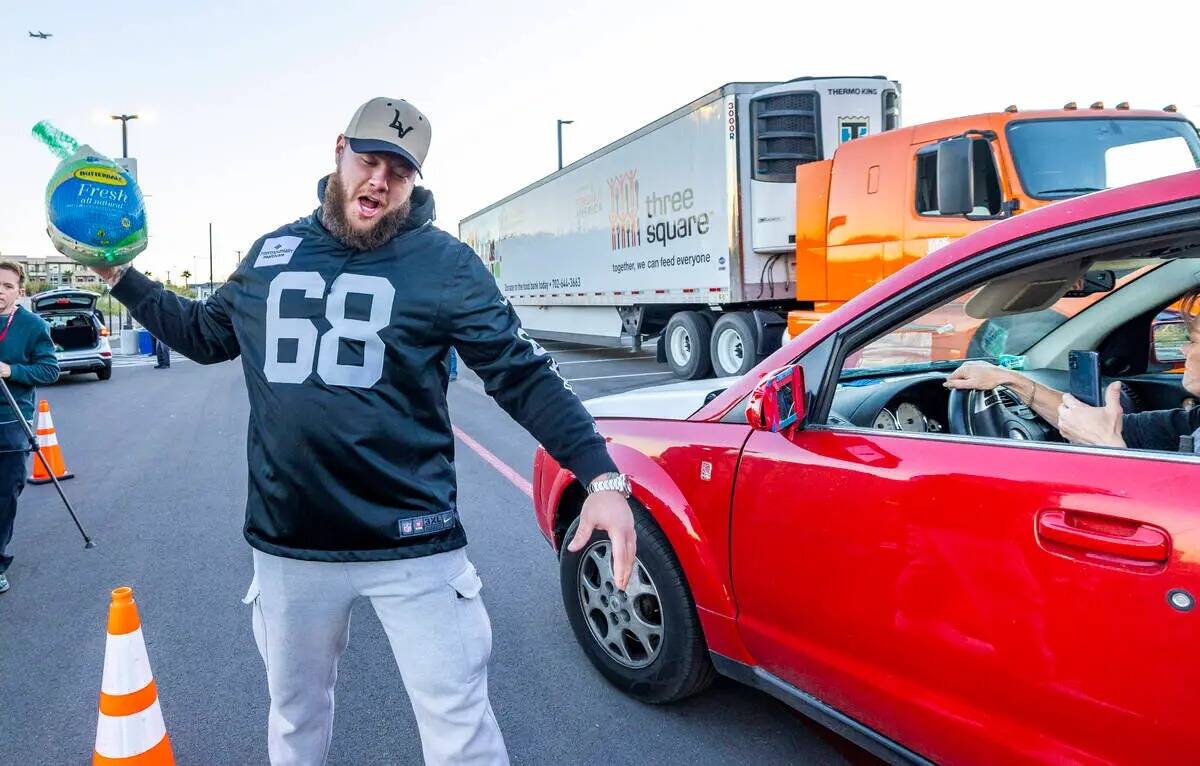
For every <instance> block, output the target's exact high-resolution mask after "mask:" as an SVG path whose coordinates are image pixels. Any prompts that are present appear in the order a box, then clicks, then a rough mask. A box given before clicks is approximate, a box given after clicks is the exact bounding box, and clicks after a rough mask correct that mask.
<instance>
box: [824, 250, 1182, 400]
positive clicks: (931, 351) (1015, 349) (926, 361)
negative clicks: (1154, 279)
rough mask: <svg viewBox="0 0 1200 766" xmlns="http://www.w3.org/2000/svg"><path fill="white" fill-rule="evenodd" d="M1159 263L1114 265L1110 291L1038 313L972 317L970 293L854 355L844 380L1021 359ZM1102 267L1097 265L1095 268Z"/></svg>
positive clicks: (973, 293) (1066, 300)
mask: <svg viewBox="0 0 1200 766" xmlns="http://www.w3.org/2000/svg"><path fill="white" fill-rule="evenodd" d="M1161 263H1162V262H1161V261H1159V260H1158V259H1140V260H1137V261H1125V262H1121V263H1119V264H1115V265H1116V266H1118V267H1119V268H1117V269H1111V268H1107V269H1105V270H1111V271H1114V276H1115V284H1114V289H1113V290H1111V291H1108V292H1097V293H1093V294H1091V295H1086V296H1083V297H1077V298H1066V297H1064V298H1060V299H1059V300H1057V301H1056V302H1055V303H1054V304H1053V305H1051V306H1049V307H1046V308H1043V309H1040V310H1036V311H1027V312H1023V313H1017V314H1008V315H1004V316H994V317H990V318H980V317H977V316H971V314H970V313H969V308H968V304H969V302H970V301H971V299H972V298H974V297H975V296H976V295H977V294H978V293H979V289H975V290H971V291H970V292H967V293H965V294H963V295H960V296H958V297H957V298H955V299H954V300H951V301H948V302H947V303H944V304H942V305H940V306H938V307H936V308H934V309H932V310H930V311H927V312H925V313H924V314H922V315H920V316H918V317H915V318H913V319H912V320H910V321H908V322H905V323H904V324H902V325H900V326H898V327H896V328H894V329H893V330H891V331H890V332H888V333H887V334H885V335H883V336H881V337H879V338H877V339H875V340H873V341H871V342H870V343H868V344H866V345H865V346H863V347H862V348H859V349H857V350H856V351H854V352H852V353H851V354H850V355H849V356H847V358H846V362H845V364H844V365H843V368H842V377H861V376H870V375H876V374H880V373H885V372H886V373H890V372H900V371H907V370H912V371H921V370H926V369H929V370H934V369H943V368H952V367H953V366H955V365H956V364H957V363H958V362H961V361H963V360H966V359H988V360H996V359H998V358H1000V357H1003V356H1019V355H1021V354H1024V353H1025V352H1026V351H1028V350H1029V349H1030V348H1032V347H1033V346H1034V345H1035V344H1036V343H1037V342H1038V341H1040V340H1041V339H1042V338H1045V337H1046V336H1047V335H1048V334H1049V333H1050V332H1051V331H1053V330H1054V329H1055V328H1056V327H1058V326H1059V325H1061V324H1062V323H1063V322H1065V321H1067V320H1068V319H1070V318H1071V317H1073V316H1075V315H1076V314H1078V313H1079V312H1080V311H1083V310H1084V309H1085V308H1087V307H1089V306H1092V305H1094V304H1097V303H1099V302H1101V301H1103V300H1104V299H1105V298H1106V297H1107V296H1110V295H1113V294H1114V293H1115V292H1116V290H1118V289H1120V288H1121V287H1122V286H1124V285H1126V284H1129V283H1131V282H1132V281H1134V280H1135V279H1138V278H1140V277H1141V276H1143V275H1144V274H1146V273H1148V272H1149V271H1150V270H1152V269H1154V268H1156V267H1157V266H1160V265H1161ZM1105 266H1106V264H1100V265H1099V266H1097V267H1096V268H1098V269H1099V268H1102V267H1105Z"/></svg>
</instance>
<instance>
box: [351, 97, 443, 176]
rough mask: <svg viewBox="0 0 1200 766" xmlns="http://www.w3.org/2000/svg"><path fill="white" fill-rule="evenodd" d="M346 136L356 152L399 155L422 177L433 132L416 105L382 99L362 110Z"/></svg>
mask: <svg viewBox="0 0 1200 766" xmlns="http://www.w3.org/2000/svg"><path fill="white" fill-rule="evenodd" d="M345 135H346V139H347V140H348V141H349V142H350V148H351V149H353V150H354V151H355V152H358V153H359V154H366V153H368V152H386V153H390V154H398V155H400V156H401V157H403V158H404V159H406V160H408V161H409V162H410V163H412V166H413V167H414V168H416V169H417V172H418V173H420V172H421V163H423V162H424V161H425V155H427V154H428V153H429V140H430V139H431V138H432V137H433V130H432V128H430V126H429V120H427V119H425V115H423V114H421V111H420V110H419V109H417V108H416V107H415V106H413V105H412V104H410V103H408V102H407V101H405V100H404V99H402V98H387V97H385V96H379V97H377V98H373V99H371V100H370V101H368V102H367V103H365V104H363V105H362V106H360V107H359V108H358V111H356V112H355V113H354V116H353V117H351V118H350V124H349V125H348V126H347V127H346V133H345Z"/></svg>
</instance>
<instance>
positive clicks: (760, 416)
mask: <svg viewBox="0 0 1200 766" xmlns="http://www.w3.org/2000/svg"><path fill="white" fill-rule="evenodd" d="M803 419H804V370H803V369H801V368H800V366H799V365H796V364H792V365H788V366H787V367H784V368H783V369H780V370H776V371H775V372H771V373H768V374H766V375H764V376H763V378H762V380H760V381H759V382H758V385H757V386H755V387H754V391H752V392H751V393H750V398H749V399H748V400H747V401H746V421H747V422H748V423H749V424H750V427H751V428H753V429H754V430H756V431H771V432H773V433H775V432H779V431H785V432H787V431H793V430H795V429H796V428H797V427H798V426H799V425H800V422H801V421H802V420H803Z"/></svg>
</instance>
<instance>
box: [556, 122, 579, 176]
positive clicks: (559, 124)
mask: <svg viewBox="0 0 1200 766" xmlns="http://www.w3.org/2000/svg"><path fill="white" fill-rule="evenodd" d="M573 122H575V121H574V120H559V121H558V169H559V170H562V126H563V125H570V124H571V123H573Z"/></svg>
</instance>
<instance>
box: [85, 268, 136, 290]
mask: <svg viewBox="0 0 1200 766" xmlns="http://www.w3.org/2000/svg"><path fill="white" fill-rule="evenodd" d="M127 268H129V267H128V266H93V267H92V271H94V272H95V273H96V276H98V277H100V278H101V279H103V280H104V282H105V284H107V285H108V286H109V287H112V286H114V285H115V284H116V283H117V282H119V281H120V280H121V275H122V274H124V273H125V269H127Z"/></svg>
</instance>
